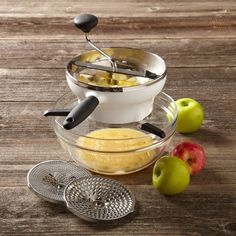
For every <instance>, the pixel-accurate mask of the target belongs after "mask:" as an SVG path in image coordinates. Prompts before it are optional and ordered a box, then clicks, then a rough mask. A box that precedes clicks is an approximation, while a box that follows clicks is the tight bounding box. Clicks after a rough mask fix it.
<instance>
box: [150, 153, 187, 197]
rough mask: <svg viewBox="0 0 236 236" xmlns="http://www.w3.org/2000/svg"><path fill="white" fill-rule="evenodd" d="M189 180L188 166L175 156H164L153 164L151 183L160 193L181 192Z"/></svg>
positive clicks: (171, 193)
mask: <svg viewBox="0 0 236 236" xmlns="http://www.w3.org/2000/svg"><path fill="white" fill-rule="evenodd" d="M189 181H190V171H189V166H188V165H187V164H186V163H185V162H184V161H182V160H181V159H179V158H177V157H174V156H164V157H162V158H160V159H159V160H158V161H157V162H156V163H155V165H154V168H153V174H152V183H153V186H154V187H155V188H156V189H157V190H158V191H159V192H160V193H162V194H165V195H175V194H178V193H181V192H183V191H184V190H185V189H186V188H187V186H188V184H189Z"/></svg>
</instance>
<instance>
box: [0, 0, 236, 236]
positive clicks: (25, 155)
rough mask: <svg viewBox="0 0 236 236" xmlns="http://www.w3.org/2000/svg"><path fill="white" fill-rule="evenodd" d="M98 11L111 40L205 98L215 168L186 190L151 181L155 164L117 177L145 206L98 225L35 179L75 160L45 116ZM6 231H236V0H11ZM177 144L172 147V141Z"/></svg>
mask: <svg viewBox="0 0 236 236" xmlns="http://www.w3.org/2000/svg"><path fill="white" fill-rule="evenodd" d="M88 12H89V13H93V14H96V15H97V16H98V17H99V25H98V26H97V28H96V29H95V30H94V31H93V33H92V34H91V38H92V39H93V41H94V42H96V43H97V44H98V45H99V46H100V47H109V46H125V47H136V48H141V49H144V50H147V51H150V52H154V53H157V54H159V55H160V56H161V57H163V58H164V59H165V60H166V62H167V66H168V81H167V83H166V86H165V87H164V91H165V92H166V93H168V94H169V95H170V96H172V97H173V98H174V99H178V98H182V97H191V98H194V99H196V100H198V101H199V102H200V103H202V105H203V107H204V108H205V112H206V117H205V120H204V123H203V125H202V127H201V129H200V130H199V131H197V132H196V133H194V134H189V135H181V134H176V135H175V137H174V139H173V141H172V144H171V146H173V145H174V144H176V143H177V142H180V141H183V140H193V141H195V142H198V143H200V144H201V145H202V146H203V147H204V148H205V151H206V155H207V166H206V168H205V170H204V171H202V172H201V173H200V174H199V175H198V176H195V177H192V178H191V184H190V185H189V187H188V188H187V190H186V191H185V192H184V193H182V194H180V195H177V196H175V197H165V196H162V195H160V194H159V193H158V192H157V191H156V190H155V189H154V188H153V187H152V185H151V172H152V167H153V166H150V167H148V168H147V169H145V170H143V171H141V172H138V173H136V174H132V175H127V176H117V177H112V178H115V179H117V180H119V181H121V182H122V183H124V184H126V185H127V186H128V187H129V188H130V189H131V190H132V191H133V193H134V194H135V196H136V199H137V202H138V208H137V211H136V212H135V213H134V214H133V215H131V216H128V217H126V218H124V219H122V220H119V221H115V222H112V223H108V224H101V223H100V224H93V223H87V222H84V221H82V220H80V219H79V218H77V217H75V216H74V215H73V214H71V213H70V212H68V211H67V210H66V209H65V208H64V207H63V206H60V205H54V204H50V203H47V202H45V201H43V200H41V199H39V198H38V197H36V196H35V195H34V194H33V193H32V192H30V191H29V189H28V188H27V185H26V175H27V171H28V170H29V169H30V168H31V167H32V166H33V165H35V164H37V163H39V162H41V161H44V160H49V159H61V160H70V158H69V156H68V154H67V153H65V152H64V151H63V150H62V148H61V146H60V144H59V143H58V141H57V139H56V137H55V134H54V132H53V129H52V126H50V124H49V122H48V120H47V119H46V118H44V117H43V116H42V114H43V112H44V110H46V109H47V108H49V107H51V106H52V105H53V104H54V102H55V101H56V100H57V99H58V98H59V97H60V96H61V95H62V94H64V93H66V92H68V91H69V88H68V86H67V83H66V80H65V66H66V63H67V61H68V60H69V59H70V58H72V57H74V56H75V55H77V54H80V53H81V52H84V51H86V50H88V49H89V46H88V45H86V43H85V40H84V35H83V34H82V33H80V32H79V31H78V30H76V29H75V27H74V26H73V24H72V19H73V17H74V16H76V15H78V14H80V13H88ZM0 25H1V27H0V82H1V83H0V140H1V141H0V235H207V236H208V235H236V171H235V170H236V132H235V131H236V118H235V116H236V106H235V103H236V95H235V94H236V2H235V1H234V0H228V1H227V0H210V1H205V0H198V1H190V0H179V1H174V0H165V1H163V0H146V1H144V0H143V1H142V0H140V1H137V0H127V1H115V0H109V1H108V0H99V1H92V0H86V1H85V0H80V1H79V0H67V1H65V0H52V1H49V0H45V1H37V0H30V1H29V0H21V1H19V0H1V1H0ZM170 148H171V147H170Z"/></svg>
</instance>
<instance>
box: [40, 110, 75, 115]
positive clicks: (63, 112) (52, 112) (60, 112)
mask: <svg viewBox="0 0 236 236" xmlns="http://www.w3.org/2000/svg"><path fill="white" fill-rule="evenodd" d="M70 111H71V109H52V110H47V111H45V112H44V114H43V115H44V116H67V115H68V114H69V113H70Z"/></svg>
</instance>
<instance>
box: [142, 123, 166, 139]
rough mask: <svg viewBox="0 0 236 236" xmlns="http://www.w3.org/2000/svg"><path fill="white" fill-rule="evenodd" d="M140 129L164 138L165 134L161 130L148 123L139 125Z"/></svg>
mask: <svg viewBox="0 0 236 236" xmlns="http://www.w3.org/2000/svg"><path fill="white" fill-rule="evenodd" d="M140 129H141V130H144V131H147V132H149V133H152V134H155V135H157V136H159V137H160V138H165V136H166V134H165V132H164V131H163V130H161V129H159V128H158V127H156V126H154V125H152V124H150V123H143V124H141V125H140Z"/></svg>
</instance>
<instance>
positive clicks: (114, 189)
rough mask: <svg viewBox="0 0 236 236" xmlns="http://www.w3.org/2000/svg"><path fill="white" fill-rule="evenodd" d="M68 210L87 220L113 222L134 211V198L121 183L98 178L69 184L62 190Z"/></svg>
mask: <svg viewBox="0 0 236 236" xmlns="http://www.w3.org/2000/svg"><path fill="white" fill-rule="evenodd" d="M64 200H65V202H66V204H67V207H68V209H69V210H70V211H71V212H72V213H74V214H75V215H77V216H78V217H80V218H82V219H85V220H89V221H99V220H103V221H105V220H115V219H119V218H122V217H124V216H126V215H128V214H129V213H131V212H133V211H134V206H135V198H134V196H133V194H132V193H131V192H130V191H129V190H128V189H127V188H126V187H125V186H123V185H122V184H121V183H119V182H117V181H115V180H111V179H107V178H103V177H98V176H90V177H84V178H81V179H78V180H75V181H73V182H71V183H70V184H69V185H67V186H66V188H65V190H64Z"/></svg>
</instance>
